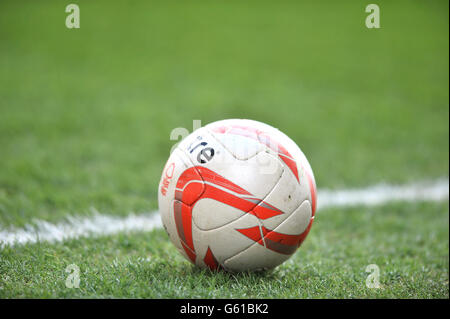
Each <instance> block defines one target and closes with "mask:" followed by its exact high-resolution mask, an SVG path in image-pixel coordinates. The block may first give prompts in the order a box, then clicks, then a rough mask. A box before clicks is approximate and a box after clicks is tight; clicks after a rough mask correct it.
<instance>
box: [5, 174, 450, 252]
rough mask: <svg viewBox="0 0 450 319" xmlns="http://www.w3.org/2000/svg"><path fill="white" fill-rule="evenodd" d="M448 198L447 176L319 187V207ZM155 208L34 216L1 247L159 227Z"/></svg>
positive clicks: (8, 234)
mask: <svg viewBox="0 0 450 319" xmlns="http://www.w3.org/2000/svg"><path fill="white" fill-rule="evenodd" d="M448 199H449V179H448V178H442V179H439V180H436V181H434V182H428V183H427V182H425V183H415V184H409V185H404V186H392V185H386V184H380V185H376V186H371V187H368V188H363V189H347V190H338V191H334V190H327V189H322V190H319V191H318V208H319V209H324V208H329V207H346V206H356V205H364V206H373V205H380V204H384V203H387V202H391V201H412V202H414V201H444V200H448ZM161 227H162V223H161V219H160V216H159V214H158V213H157V212H150V213H144V214H139V215H136V214H129V215H128V216H127V217H118V216H111V215H102V214H100V213H98V212H97V211H96V210H93V214H92V215H91V216H89V217H73V216H69V217H67V218H66V219H65V221H64V222H59V223H55V224H52V223H49V222H46V221H43V220H35V221H34V222H33V223H31V224H29V225H27V226H25V227H24V228H14V227H11V228H9V229H5V230H0V248H1V247H4V246H8V245H9V246H14V245H25V244H32V243H37V242H50V243H54V242H62V241H64V240H68V239H74V238H81V237H91V236H94V237H95V236H105V235H113V234H117V233H121V232H145V231H151V230H153V229H155V228H161Z"/></svg>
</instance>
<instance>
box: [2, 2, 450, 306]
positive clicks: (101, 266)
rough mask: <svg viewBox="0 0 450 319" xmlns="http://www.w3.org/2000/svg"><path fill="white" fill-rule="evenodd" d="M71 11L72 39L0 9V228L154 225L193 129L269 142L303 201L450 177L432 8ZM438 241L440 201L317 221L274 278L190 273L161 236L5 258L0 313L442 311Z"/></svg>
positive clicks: (443, 41)
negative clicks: (304, 180) (437, 301)
mask: <svg viewBox="0 0 450 319" xmlns="http://www.w3.org/2000/svg"><path fill="white" fill-rule="evenodd" d="M72 2H75V3H78V4H79V5H80V9H81V29H79V30H68V29H66V28H65V25H64V22H65V19H66V16H67V14H66V13H65V12H64V9H65V6H66V5H67V4H68V3H69V2H68V3H61V2H59V1H51V0H48V1H45V0H42V1H33V0H24V1H12V0H4V1H1V2H0V228H4V227H9V226H11V225H13V226H18V227H20V226H23V225H25V224H27V223H29V222H30V221H31V220H32V219H34V218H38V219H44V220H47V221H59V220H61V219H63V218H64V217H65V216H67V215H68V214H76V215H87V214H90V211H91V210H90V208H91V207H95V208H96V209H97V210H99V211H100V212H101V213H104V214H114V215H126V214H128V213H129V212H130V211H134V212H138V213H139V212H143V211H149V210H153V209H156V207H157V196H156V195H157V184H158V181H159V177H160V173H161V169H162V167H163V165H164V163H165V161H166V159H167V158H168V155H169V149H170V147H171V146H172V145H173V144H174V143H175V141H171V140H170V139H169V136H170V132H171V131H172V129H174V128H176V127H185V128H187V129H189V130H190V131H191V130H192V121H193V120H194V119H199V120H201V121H202V123H203V124H206V123H208V122H211V121H215V120H221V119H224V118H251V119H255V120H259V121H263V122H267V123H268V124H271V125H273V126H275V127H278V128H280V129H281V130H282V131H284V132H285V133H287V134H288V135H289V136H291V137H292V138H293V139H294V140H295V141H296V142H297V143H298V144H299V145H300V147H301V148H302V149H303V151H304V152H305V154H306V156H307V157H308V159H309V160H310V162H311V165H312V167H313V169H314V173H315V175H316V181H317V184H318V186H319V188H321V187H329V188H340V187H358V186H364V185H371V184H373V183H378V182H382V181H386V182H390V183H403V182H409V181H417V180H422V179H432V178H435V177H441V176H448V162H449V156H448V154H449V148H448V145H449V139H448V136H449V129H448V128H449V125H448V123H449V122H448V117H449V109H448V101H449V100H448V85H449V81H448V57H449V55H448V2H447V1H444V0H443V1H428V2H425V1H403V0H401V1H400V0H399V1H381V0H380V1H378V2H377V4H379V6H380V8H381V26H382V27H381V29H379V30H369V29H367V28H366V27H365V26H364V20H365V18H366V16H367V13H365V11H364V9H365V6H366V5H367V4H368V3H367V2H365V1H332V0H330V1H295V0H292V1H290V0H289V1H288V0H283V1H276V2H274V1H268V0H267V1H265V0H264V1H242V0H231V1H207V0H194V1H187V2H180V1H173V0H168V1H144V0H143V1H132V2H131V1H130V2H123V1H122V2H111V1H105V0H98V1H89V0H79V1H72ZM319 196H320V194H319ZM448 228H449V225H448V202H447V203H441V204H431V203H428V204H413V203H410V204H401V203H398V204H392V205H386V206H382V207H378V208H364V207H359V208H354V209H328V210H326V211H323V215H322V214H319V215H318V218H317V221H316V224H315V225H314V227H313V230H312V232H311V234H310V235H309V237H308V239H307V241H306V242H305V245H304V247H302V248H301V250H300V251H299V252H298V253H297V254H296V255H295V257H294V258H293V259H291V260H290V261H289V262H288V263H286V264H284V265H283V266H281V267H280V268H278V269H277V270H275V271H274V272H268V273H263V274H240V275H231V274H226V273H219V274H211V273H209V272H207V271H199V270H197V269H196V268H193V267H191V266H190V265H189V264H188V263H187V262H186V261H185V260H184V259H182V257H181V256H179V255H178V253H177V252H176V251H175V248H174V247H173V246H172V245H171V244H170V243H169V241H168V239H167V237H166V235H165V234H164V232H163V231H162V230H158V231H155V232H152V233H148V234H145V233H143V234H132V235H126V234H121V235H116V236H110V237H104V238H90V239H82V240H73V241H69V242H67V243H64V244H56V245H52V244H44V243H42V244H40V245H27V246H17V247H14V248H6V249H2V250H0V297H91V298H95V297H177V298H178V297H180V298H181V297H288V298H298V297H404V298H411V297H414V298H422V297H424V298H435V297H439V298H443V297H446V298H448V296H449V294H448V267H449V265H448V243H449V241H448V235H449V234H448ZM72 263H74V264H77V265H79V267H80V268H81V284H80V288H79V289H68V288H66V287H65V278H66V277H67V275H68V274H67V273H65V268H66V266H67V265H69V264H72ZM372 263H376V264H377V265H379V267H380V271H381V283H382V288H381V289H378V290H373V289H367V288H366V287H365V279H366V276H367V274H366V273H365V267H366V266H367V265H368V264H372Z"/></svg>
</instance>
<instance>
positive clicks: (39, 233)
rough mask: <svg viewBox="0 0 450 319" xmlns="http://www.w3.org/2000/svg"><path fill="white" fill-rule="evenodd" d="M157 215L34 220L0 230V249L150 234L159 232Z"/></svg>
mask: <svg viewBox="0 0 450 319" xmlns="http://www.w3.org/2000/svg"><path fill="white" fill-rule="evenodd" d="M161 227H162V224H161V218H160V217H159V214H157V212H151V213H145V214H139V215H135V214H130V215H129V216H127V217H119V216H111V215H102V214H99V213H98V212H97V211H94V214H93V215H91V216H89V217H74V216H69V217H67V218H66V221H64V222H59V223H55V224H52V223H49V222H46V221H43V220H35V221H34V223H33V224H29V225H27V226H25V227H24V228H10V229H9V230H0V247H2V246H5V245H11V246H13V245H16V244H19V245H20V244H22V245H23V244H29V243H37V242H61V241H64V240H67V239H73V238H80V237H90V236H104V235H113V234H117V233H121V232H139V231H150V230H153V229H155V228H161Z"/></svg>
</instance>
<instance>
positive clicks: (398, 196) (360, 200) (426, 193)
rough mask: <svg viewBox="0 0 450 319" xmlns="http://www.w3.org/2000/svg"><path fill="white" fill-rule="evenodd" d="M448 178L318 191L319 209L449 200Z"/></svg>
mask: <svg viewBox="0 0 450 319" xmlns="http://www.w3.org/2000/svg"><path fill="white" fill-rule="evenodd" d="M448 184H449V180H448V178H441V179H438V180H435V181H431V182H422V183H414V184H408V185H401V186H394V185H388V184H378V185H375V186H371V187H367V188H360V189H344V190H337V191H336V190H327V189H322V190H319V191H318V205H317V206H318V209H323V208H326V207H341V206H357V205H364V206H373V205H380V204H384V203H387V202H392V201H407V202H414V201H443V200H448V198H449V192H448V189H449V187H448Z"/></svg>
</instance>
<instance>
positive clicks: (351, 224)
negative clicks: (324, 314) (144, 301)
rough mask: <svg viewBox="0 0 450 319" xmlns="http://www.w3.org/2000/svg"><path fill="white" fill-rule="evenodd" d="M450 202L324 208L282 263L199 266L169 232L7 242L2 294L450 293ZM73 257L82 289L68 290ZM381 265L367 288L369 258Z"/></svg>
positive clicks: (264, 295)
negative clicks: (235, 269) (376, 281)
mask: <svg viewBox="0 0 450 319" xmlns="http://www.w3.org/2000/svg"><path fill="white" fill-rule="evenodd" d="M448 209H449V207H448V203H441V204H430V203H428V204H426V203H422V204H415V203H411V204H390V205H385V206H380V207H376V208H365V207H358V208H352V209H347V210H342V209H330V210H324V211H321V212H320V214H319V215H318V216H317V220H316V222H315V224H314V226H313V228H312V231H311V233H310V235H309V237H308V239H307V240H306V241H305V243H304V245H302V247H301V248H300V249H299V251H297V253H296V254H295V255H294V257H292V258H291V259H289V261H288V262H286V263H285V264H283V265H282V266H280V267H278V268H276V269H275V270H274V271H269V272H262V273H242V274H230V273H226V272H219V273H214V272H210V271H209V270H199V269H198V268H196V267H194V266H192V265H191V264H190V263H189V262H188V261H186V260H185V259H184V258H183V257H181V255H180V254H179V253H178V251H177V250H176V249H175V248H174V246H173V245H172V244H171V243H170V242H169V241H168V238H167V235H166V234H165V232H164V231H163V230H157V231H154V232H151V233H141V234H128V235H127V234H121V235H116V236H111V237H104V238H90V239H84V240H72V241H68V242H67V243H64V244H56V245H52V244H44V243H42V244H37V245H30V246H25V247H17V248H7V249H4V250H3V251H2V262H1V263H0V273H1V274H2V275H1V276H0V298H1V297H19V298H36V297H52V298H55V297H58V298H61V297H76V298H79V297H83V298H84V297H86V298H97V297H108V298H110V297H114V298H448V297H449V282H448V280H449V278H448V267H449V258H448V250H449V246H448V228H449V224H448ZM70 264H76V265H77V266H78V267H79V268H80V286H79V288H67V287H66V286H65V282H66V279H67V276H68V275H69V274H68V273H66V272H65V269H66V267H67V266H68V265H70ZM369 264H377V265H378V266H379V269H380V284H381V288H379V289H370V288H367V287H366V284H365V283H366V278H367V276H368V275H369V273H366V272H365V269H366V266H367V265H369Z"/></svg>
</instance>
